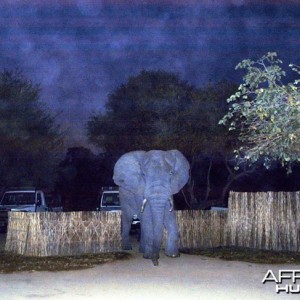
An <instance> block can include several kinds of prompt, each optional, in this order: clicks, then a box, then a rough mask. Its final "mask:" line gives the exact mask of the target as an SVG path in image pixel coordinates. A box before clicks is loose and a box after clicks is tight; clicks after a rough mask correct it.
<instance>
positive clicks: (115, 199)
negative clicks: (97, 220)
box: [102, 193, 120, 206]
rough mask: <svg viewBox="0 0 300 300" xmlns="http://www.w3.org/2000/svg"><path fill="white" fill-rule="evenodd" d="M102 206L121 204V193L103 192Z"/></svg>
mask: <svg viewBox="0 0 300 300" xmlns="http://www.w3.org/2000/svg"><path fill="white" fill-rule="evenodd" d="M102 206H120V200H119V194H118V193H111V194H106V193H104V194H103V199H102Z"/></svg>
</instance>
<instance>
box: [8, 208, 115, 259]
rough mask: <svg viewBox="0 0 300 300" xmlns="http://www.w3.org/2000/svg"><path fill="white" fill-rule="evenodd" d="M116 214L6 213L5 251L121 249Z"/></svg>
mask: <svg viewBox="0 0 300 300" xmlns="http://www.w3.org/2000/svg"><path fill="white" fill-rule="evenodd" d="M120 228H121V213H118V212H116V213H115V212H114V213H113V212H34V213H26V212H10V213H9V225H8V230H7V238H6V245H5V250H6V251H9V252H12V253H16V254H21V255H26V256H53V255H77V254H83V253H98V252H110V251H118V250H120V249H121V230H120Z"/></svg>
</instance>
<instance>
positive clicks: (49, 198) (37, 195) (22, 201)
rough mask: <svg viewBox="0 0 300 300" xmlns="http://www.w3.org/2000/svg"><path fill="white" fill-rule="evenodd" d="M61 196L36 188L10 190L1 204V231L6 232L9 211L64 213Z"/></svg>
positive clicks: (4, 195) (3, 197)
mask: <svg viewBox="0 0 300 300" xmlns="http://www.w3.org/2000/svg"><path fill="white" fill-rule="evenodd" d="M62 210H63V208H62V203H61V198H60V196H59V195H54V194H52V193H46V192H44V191H42V190H39V189H35V188H22V189H16V188H13V189H10V190H8V191H6V192H5V193H4V194H3V196H2V199H1V202H0V230H1V231H6V228H7V223H8V212H9V211H23V212H42V211H62Z"/></svg>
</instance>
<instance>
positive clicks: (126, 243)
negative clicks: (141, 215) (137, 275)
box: [121, 212, 132, 250]
mask: <svg viewBox="0 0 300 300" xmlns="http://www.w3.org/2000/svg"><path fill="white" fill-rule="evenodd" d="M121 221H122V249H123V250H132V246H131V241H130V228H131V221H132V218H131V216H129V215H128V214H125V213H124V212H123V213H122V220H121Z"/></svg>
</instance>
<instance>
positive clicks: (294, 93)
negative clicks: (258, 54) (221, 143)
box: [219, 52, 300, 170]
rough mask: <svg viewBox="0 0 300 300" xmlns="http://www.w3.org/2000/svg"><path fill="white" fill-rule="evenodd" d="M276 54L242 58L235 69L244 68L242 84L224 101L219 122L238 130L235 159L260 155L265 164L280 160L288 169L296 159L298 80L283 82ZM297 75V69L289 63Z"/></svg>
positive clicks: (299, 146)
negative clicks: (227, 103)
mask: <svg viewBox="0 0 300 300" xmlns="http://www.w3.org/2000/svg"><path fill="white" fill-rule="evenodd" d="M281 65H282V61H281V60H280V59H278V58H277V54H276V53H271V52H269V53H268V54H267V55H264V56H263V57H262V58H260V59H259V60H257V61H252V60H250V59H246V60H243V61H242V62H241V63H239V64H238V65H237V66H236V69H245V70H246V74H245V76H244V77H243V83H242V84H240V86H239V87H238V91H237V92H236V93H235V94H233V95H232V96H231V97H230V98H229V99H228V102H229V103H231V107H230V108H229V110H228V112H227V113H226V114H225V116H224V117H223V118H222V119H221V120H220V122H219V124H225V125H227V126H228V129H229V130H230V131H231V130H233V131H236V132H238V139H239V142H240V147H239V148H237V149H236V155H237V158H239V159H240V160H241V161H247V162H250V163H254V162H256V161H257V160H259V159H260V158H263V160H264V164H265V166H266V167H269V165H270V163H271V162H272V161H280V162H281V163H282V165H285V166H287V167H288V169H289V170H290V167H291V164H292V162H295V161H300V91H299V86H298V84H299V82H300V80H295V81H294V82H293V83H288V84H284V83H283V82H282V80H283V78H284V77H285V76H286V73H285V71H284V70H283V69H282V68H281ZM289 66H290V67H291V68H292V70H293V71H295V72H296V73H297V74H300V72H299V68H298V67H297V66H295V65H289Z"/></svg>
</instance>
